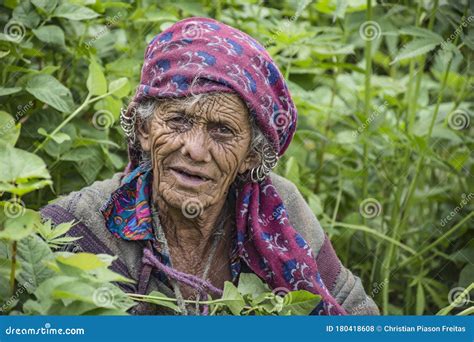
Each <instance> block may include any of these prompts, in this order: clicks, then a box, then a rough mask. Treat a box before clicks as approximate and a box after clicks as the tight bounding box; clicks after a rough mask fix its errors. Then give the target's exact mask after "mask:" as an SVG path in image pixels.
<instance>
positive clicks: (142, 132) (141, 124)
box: [137, 120, 151, 152]
mask: <svg viewBox="0 0 474 342" xmlns="http://www.w3.org/2000/svg"><path fill="white" fill-rule="evenodd" d="M137 135H138V140H139V141H140V145H141V147H142V151H144V152H150V149H151V146H150V140H151V139H150V127H149V124H148V122H146V121H142V120H138V121H137Z"/></svg>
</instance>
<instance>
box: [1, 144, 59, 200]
mask: <svg viewBox="0 0 474 342" xmlns="http://www.w3.org/2000/svg"><path fill="white" fill-rule="evenodd" d="M0 165H2V172H0V191H8V192H11V193H15V194H23V193H26V192H29V191H32V190H31V189H30V188H31V187H34V186H35V185H37V186H44V185H46V184H49V183H48V182H42V183H37V182H29V181H31V180H32V179H34V180H35V181H36V180H37V179H43V180H49V179H50V175H49V172H48V170H47V169H46V165H45V163H44V162H43V160H42V159H41V158H40V157H38V156H37V155H35V154H33V153H30V152H26V151H23V150H20V149H18V148H14V147H12V146H10V145H5V146H4V147H2V148H0ZM27 190H29V191H27ZM33 190H34V189H33Z"/></svg>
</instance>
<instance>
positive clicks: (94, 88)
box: [87, 60, 107, 95]
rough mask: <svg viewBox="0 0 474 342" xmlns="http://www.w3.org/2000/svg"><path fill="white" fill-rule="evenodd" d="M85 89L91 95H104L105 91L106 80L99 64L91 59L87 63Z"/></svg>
mask: <svg viewBox="0 0 474 342" xmlns="http://www.w3.org/2000/svg"><path fill="white" fill-rule="evenodd" d="M87 89H88V90H89V93H91V95H104V94H105V93H106V92H107V80H106V79H105V76H104V73H103V72H102V69H101V68H100V66H99V65H98V64H97V63H96V62H95V61H94V60H92V61H91V62H90V64H89V77H88V78H87Z"/></svg>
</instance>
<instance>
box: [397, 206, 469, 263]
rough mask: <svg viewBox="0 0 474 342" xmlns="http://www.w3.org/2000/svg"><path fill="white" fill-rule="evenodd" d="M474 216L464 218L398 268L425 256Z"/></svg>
mask: <svg viewBox="0 0 474 342" xmlns="http://www.w3.org/2000/svg"><path fill="white" fill-rule="evenodd" d="M473 215H474V212H471V213H469V215H467V216H466V217H465V218H463V219H462V220H461V221H459V222H458V223H457V224H456V225H455V226H454V227H453V228H451V229H450V230H448V231H447V232H446V233H444V234H443V235H441V236H440V237H439V238H437V239H436V240H435V241H433V242H432V243H430V244H429V245H428V246H426V247H424V248H423V249H422V250H421V251H419V252H417V253H415V255H412V256H411V257H409V258H408V259H406V260H405V261H403V262H402V263H401V264H400V265H399V266H398V267H399V268H400V267H403V266H405V265H407V264H408V263H410V262H411V261H413V260H414V259H416V258H419V257H420V256H422V255H423V254H425V253H426V252H427V251H429V250H431V249H432V248H434V247H435V246H437V245H438V244H439V243H440V242H443V241H446V239H447V238H448V237H449V236H451V235H452V234H453V233H454V232H455V231H457V230H458V229H459V228H460V227H462V225H463V224H464V223H465V222H466V221H468V220H469V219H470V218H471V217H472V216H473Z"/></svg>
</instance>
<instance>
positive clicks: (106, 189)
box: [50, 172, 124, 214]
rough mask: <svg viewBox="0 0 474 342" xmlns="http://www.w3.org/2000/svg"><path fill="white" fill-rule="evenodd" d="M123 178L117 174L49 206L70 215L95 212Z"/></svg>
mask: <svg viewBox="0 0 474 342" xmlns="http://www.w3.org/2000/svg"><path fill="white" fill-rule="evenodd" d="M123 176H124V174H123V172H118V173H116V174H114V175H113V176H112V178H109V179H106V180H101V181H96V182H94V183H92V184H91V185H89V186H87V187H84V188H82V189H80V190H78V191H73V192H71V193H69V194H67V195H63V196H61V197H58V198H57V199H56V200H54V201H53V202H51V203H50V204H54V205H59V206H61V207H62V208H64V209H66V210H67V211H69V212H71V213H72V214H76V213H77V214H78V213H83V212H88V211H94V210H97V207H100V206H101V205H103V203H104V202H105V201H107V199H108V198H109V196H110V194H111V193H112V192H113V191H114V190H116V189H117V188H118V187H119V186H120V181H121V179H122V178H123Z"/></svg>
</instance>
